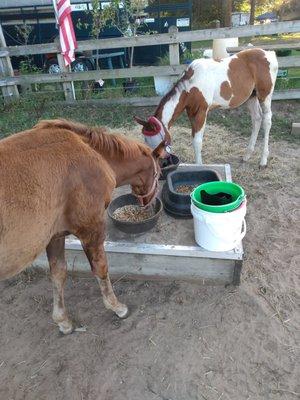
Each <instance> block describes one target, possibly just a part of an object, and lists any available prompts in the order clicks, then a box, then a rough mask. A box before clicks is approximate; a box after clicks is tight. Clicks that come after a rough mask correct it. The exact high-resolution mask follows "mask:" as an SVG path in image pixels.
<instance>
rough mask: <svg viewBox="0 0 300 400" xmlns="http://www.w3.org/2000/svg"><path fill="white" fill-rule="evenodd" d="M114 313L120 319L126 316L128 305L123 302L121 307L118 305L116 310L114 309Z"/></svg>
mask: <svg viewBox="0 0 300 400" xmlns="http://www.w3.org/2000/svg"><path fill="white" fill-rule="evenodd" d="M116 315H117V316H118V317H119V318H121V319H125V318H127V317H128V315H129V309H128V307H127V306H125V304H123V305H122V307H120V309H119V310H118V311H116Z"/></svg>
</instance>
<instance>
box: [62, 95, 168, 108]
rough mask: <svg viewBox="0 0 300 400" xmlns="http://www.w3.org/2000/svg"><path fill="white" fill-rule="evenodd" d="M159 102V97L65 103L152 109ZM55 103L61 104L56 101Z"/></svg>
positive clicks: (68, 103)
mask: <svg viewBox="0 0 300 400" xmlns="http://www.w3.org/2000/svg"><path fill="white" fill-rule="evenodd" d="M160 100H161V97H159V96H153V97H120V98H118V99H89V100H76V101H67V102H64V104H67V105H80V104H84V105H95V106H110V105H116V104H118V105H121V104H124V105H130V106H133V107H152V106H157V105H158V104H159V102H160ZM57 103H60V104H61V103H62V102H61V101H58V102H57Z"/></svg>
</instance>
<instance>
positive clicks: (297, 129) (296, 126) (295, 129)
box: [291, 122, 300, 135]
mask: <svg viewBox="0 0 300 400" xmlns="http://www.w3.org/2000/svg"><path fill="white" fill-rule="evenodd" d="M291 134H292V135H300V122H293V124H292V130H291Z"/></svg>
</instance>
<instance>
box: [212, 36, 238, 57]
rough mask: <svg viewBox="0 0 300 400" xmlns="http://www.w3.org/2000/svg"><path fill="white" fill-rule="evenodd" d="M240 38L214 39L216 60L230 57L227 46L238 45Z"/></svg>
mask: <svg viewBox="0 0 300 400" xmlns="http://www.w3.org/2000/svg"><path fill="white" fill-rule="evenodd" d="M238 45H239V38H224V39H214V40H213V58H214V59H215V60H217V59H221V58H225V57H228V56H229V54H228V52H227V50H226V49H227V47H238Z"/></svg>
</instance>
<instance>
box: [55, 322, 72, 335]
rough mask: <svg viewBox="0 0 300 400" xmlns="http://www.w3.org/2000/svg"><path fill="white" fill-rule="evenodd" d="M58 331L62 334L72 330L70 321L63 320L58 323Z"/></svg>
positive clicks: (67, 333)
mask: <svg viewBox="0 0 300 400" xmlns="http://www.w3.org/2000/svg"><path fill="white" fill-rule="evenodd" d="M58 327H59V331H60V332H61V333H63V334H64V335H69V334H70V333H72V332H73V331H74V327H73V324H72V322H71V321H63V322H59V324H58Z"/></svg>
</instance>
